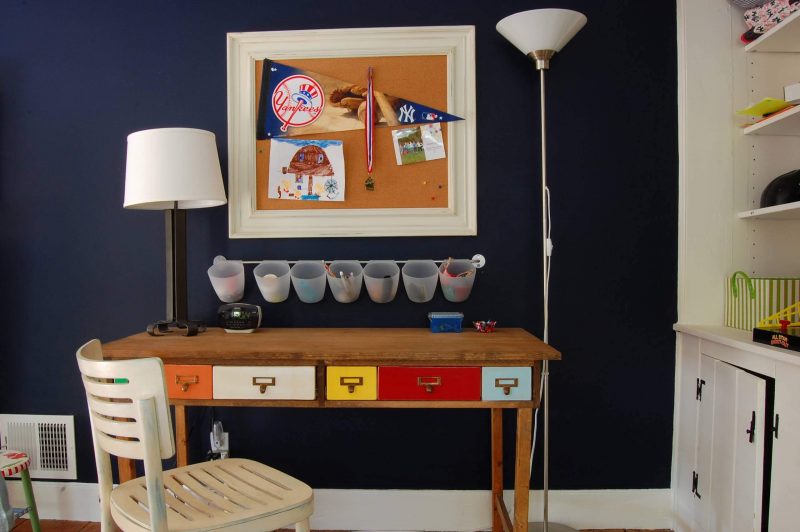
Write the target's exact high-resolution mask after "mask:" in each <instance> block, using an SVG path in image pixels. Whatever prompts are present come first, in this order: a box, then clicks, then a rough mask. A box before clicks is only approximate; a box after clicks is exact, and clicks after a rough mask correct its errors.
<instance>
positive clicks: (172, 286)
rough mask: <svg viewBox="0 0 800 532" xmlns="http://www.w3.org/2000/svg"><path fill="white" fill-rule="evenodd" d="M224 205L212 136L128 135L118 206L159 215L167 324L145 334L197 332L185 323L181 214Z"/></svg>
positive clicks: (194, 132) (170, 131)
mask: <svg viewBox="0 0 800 532" xmlns="http://www.w3.org/2000/svg"><path fill="white" fill-rule="evenodd" d="M225 203H227V199H226V198H225V188H224V186H223V184H222V172H221V170H220V166H219V155H218V154H217V142H216V138H215V137H214V134H213V133H211V132H210V131H203V130H201V129H189V128H163V129H147V130H144V131H137V132H136V133H131V134H130V135H128V157H127V163H126V168H125V201H124V203H123V206H124V207H125V208H126V209H145V210H159V211H164V212H165V229H166V259H167V261H166V265H167V319H166V320H160V321H157V322H155V323H151V324H150V325H148V326H147V332H149V333H150V334H151V335H153V336H159V335H161V334H166V333H168V332H172V331H176V330H177V331H181V332H182V333H183V334H186V335H187V336H193V335H194V334H197V332H198V330H202V324H201V323H199V322H193V321H189V320H188V319H187V314H188V298H187V289H186V209H198V208H203V207H216V206H218V205H224V204H225Z"/></svg>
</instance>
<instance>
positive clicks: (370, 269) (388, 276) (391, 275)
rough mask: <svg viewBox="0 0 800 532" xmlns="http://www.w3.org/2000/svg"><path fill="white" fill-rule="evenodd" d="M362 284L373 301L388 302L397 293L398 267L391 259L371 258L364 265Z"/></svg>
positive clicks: (398, 282)
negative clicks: (365, 286)
mask: <svg viewBox="0 0 800 532" xmlns="http://www.w3.org/2000/svg"><path fill="white" fill-rule="evenodd" d="M364 284H366V285H367V293H368V294H369V298H370V299H371V300H372V301H374V302H375V303H388V302H389V301H391V300H393V299H394V296H395V295H396V294H397V285H398V284H400V268H399V267H398V266H397V264H396V263H395V262H394V261H391V260H371V261H369V262H368V263H367V265H366V266H365V267H364Z"/></svg>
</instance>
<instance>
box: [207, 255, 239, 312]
mask: <svg viewBox="0 0 800 532" xmlns="http://www.w3.org/2000/svg"><path fill="white" fill-rule="evenodd" d="M208 278H209V279H210V280H211V286H213V287H214V292H216V293H217V297H218V298H219V299H220V301H222V302H223V303H236V302H237V301H241V299H242V297H243V296H244V265H243V264H242V262H241V261H238V260H225V259H222V260H217V259H214V264H213V265H212V266H211V267H210V268H209V269H208Z"/></svg>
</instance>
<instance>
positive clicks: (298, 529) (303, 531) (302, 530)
mask: <svg viewBox="0 0 800 532" xmlns="http://www.w3.org/2000/svg"><path fill="white" fill-rule="evenodd" d="M294 530H295V532H310V530H311V525H310V524H309V522H308V519H303V520H302V521H300V522H299V523H295V525H294Z"/></svg>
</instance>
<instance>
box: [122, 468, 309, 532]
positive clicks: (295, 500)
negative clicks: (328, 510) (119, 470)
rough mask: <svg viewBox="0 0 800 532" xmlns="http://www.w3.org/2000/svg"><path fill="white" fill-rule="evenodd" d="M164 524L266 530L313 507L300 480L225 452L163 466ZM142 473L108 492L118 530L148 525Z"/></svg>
mask: <svg viewBox="0 0 800 532" xmlns="http://www.w3.org/2000/svg"><path fill="white" fill-rule="evenodd" d="M164 488H165V492H166V493H165V494H164V498H165V500H166V504H167V522H168V527H169V529H170V530H216V529H224V528H228V527H231V528H235V529H236V530H237V531H238V530H242V531H245V530H261V531H263V530H272V529H276V528H281V527H284V526H286V525H290V524H293V523H296V522H298V521H301V520H302V519H305V518H307V517H308V516H310V515H311V512H312V511H313V493H312V491H311V488H310V487H309V486H308V485H306V484H305V483H303V482H301V481H299V480H297V479H295V478H293V477H290V476H289V475H287V474H285V473H282V472H280V471H278V470H277V469H273V468H271V467H268V466H265V465H264V464H261V463H259V462H254V461H252V460H245V459H242V458H228V459H225V460H215V461H212V462H204V463H201V464H192V465H189V466H185V467H179V468H177V469H171V470H169V471H164ZM147 504H148V502H147V488H146V486H145V478H144V477H140V478H137V479H134V480H130V481H128V482H125V483H124V484H121V485H120V486H119V487H117V488H115V489H114V490H113V491H112V492H111V514H112V516H113V518H114V521H115V522H116V523H117V525H119V526H120V528H122V529H123V530H126V531H127V530H149V529H150V514H149V512H148V510H147Z"/></svg>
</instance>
